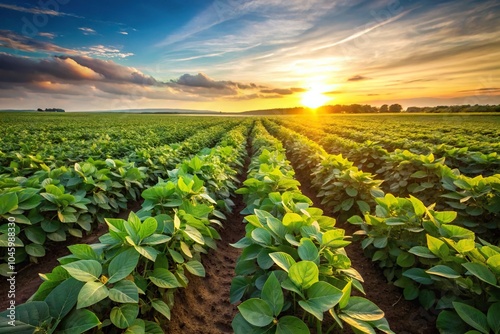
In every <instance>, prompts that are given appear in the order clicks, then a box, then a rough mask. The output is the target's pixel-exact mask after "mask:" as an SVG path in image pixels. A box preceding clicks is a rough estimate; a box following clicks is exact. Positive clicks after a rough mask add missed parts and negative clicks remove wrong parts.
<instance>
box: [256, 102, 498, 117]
mask: <svg viewBox="0 0 500 334" xmlns="http://www.w3.org/2000/svg"><path fill="white" fill-rule="evenodd" d="M309 112H310V111H309V109H308V108H305V107H294V108H276V109H264V110H253V111H249V112H247V113H249V114H253V115H269V114H275V115H276V114H277V115H288V114H305V113H309ZM316 112H317V113H318V114H364V113H417V112H421V113H465V112H500V104H499V105H478V104H476V105H453V106H436V107H408V108H406V110H405V109H404V108H403V107H402V106H401V105H400V104H398V103H395V104H391V105H388V104H384V105H382V106H380V108H378V107H375V106H372V105H369V104H336V105H327V106H322V107H319V108H317V109H316Z"/></svg>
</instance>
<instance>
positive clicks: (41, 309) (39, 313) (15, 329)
mask: <svg viewBox="0 0 500 334" xmlns="http://www.w3.org/2000/svg"><path fill="white" fill-rule="evenodd" d="M9 315H10V310H6V311H3V312H2V313H0V332H1V333H23V334H24V333H26V334H28V333H34V332H35V329H36V328H37V327H39V326H40V324H41V323H43V322H44V321H46V320H48V319H50V315H49V307H48V306H47V304H46V303H45V302H43V301H36V302H27V303H24V304H20V305H16V310H15V316H14V319H11V318H9ZM10 321H15V322H14V324H15V326H12V325H11V324H9V322H10Z"/></svg>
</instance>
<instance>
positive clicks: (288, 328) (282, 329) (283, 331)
mask: <svg viewBox="0 0 500 334" xmlns="http://www.w3.org/2000/svg"><path fill="white" fill-rule="evenodd" d="M309 333H310V331H309V328H308V327H307V325H306V324H305V323H304V322H303V321H302V320H300V319H299V318H297V317H294V316H291V315H287V316H284V317H282V318H280V319H279V320H278V325H277V326H276V334H309ZM235 334H236V333H235Z"/></svg>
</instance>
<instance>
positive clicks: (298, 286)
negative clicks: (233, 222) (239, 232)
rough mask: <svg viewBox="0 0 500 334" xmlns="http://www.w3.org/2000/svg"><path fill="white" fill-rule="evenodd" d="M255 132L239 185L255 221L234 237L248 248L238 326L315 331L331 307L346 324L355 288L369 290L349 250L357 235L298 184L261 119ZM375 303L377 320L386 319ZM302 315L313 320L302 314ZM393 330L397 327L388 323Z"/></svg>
mask: <svg viewBox="0 0 500 334" xmlns="http://www.w3.org/2000/svg"><path fill="white" fill-rule="evenodd" d="M252 135H253V138H254V139H253V143H254V146H255V147H254V152H256V154H255V155H254V157H253V158H252V160H253V162H252V163H251V169H250V172H249V178H248V179H247V181H245V182H244V183H243V185H244V187H243V188H240V189H239V190H238V192H239V193H241V194H243V195H244V199H245V202H246V203H247V208H246V209H245V210H243V211H242V213H244V214H247V216H246V217H245V221H246V222H247V224H246V234H245V236H244V237H243V238H242V239H241V240H239V241H238V242H237V243H235V244H233V246H234V247H237V248H241V249H242V254H241V256H240V257H239V258H238V261H237V264H236V269H235V271H236V277H234V279H233V281H232V284H231V291H230V301H231V302H232V303H236V302H239V301H242V303H241V304H240V305H239V306H238V309H239V311H240V313H239V314H238V315H237V316H236V317H235V318H234V320H233V324H232V325H233V330H234V331H235V333H249V332H259V331H263V332H264V331H266V332H272V333H309V332H310V330H309V327H313V326H315V327H316V329H317V331H318V333H320V332H321V330H322V324H323V320H324V315H325V314H330V315H331V316H332V317H333V318H334V319H336V320H337V322H338V325H339V326H340V327H342V326H343V323H342V321H341V320H340V319H341V318H340V317H341V316H342V317H344V318H345V319H347V320H345V322H346V323H349V321H350V320H351V319H352V318H353V317H352V316H351V315H349V310H350V309H351V308H350V307H351V305H352V302H350V300H352V298H355V297H351V287H352V286H354V287H355V288H357V289H360V290H361V291H362V286H361V282H362V278H361V276H360V275H359V273H358V272H357V271H356V270H355V269H354V268H352V267H351V261H350V260H349V258H348V257H347V255H346V252H345V250H344V247H345V246H346V245H348V244H349V243H350V242H349V241H348V240H346V237H345V235H344V230H342V229H338V228H336V227H335V222H336V221H335V219H333V218H330V217H327V216H324V215H323V211H322V210H320V209H318V208H314V207H311V206H310V205H311V204H312V203H311V201H310V199H309V198H307V197H305V196H303V195H302V194H301V192H300V191H299V190H298V188H297V182H296V181H295V180H294V179H293V175H294V174H293V170H292V169H291V167H290V165H289V162H288V161H287V160H286V159H285V155H284V150H283V148H282V147H281V145H280V144H279V142H277V141H276V139H275V138H273V137H270V136H269V134H268V133H267V132H266V131H265V129H264V128H263V127H262V125H260V124H259V123H257V124H256V126H255V127H254V131H253V134H252ZM276 176H278V177H276ZM291 181H293V182H291ZM283 184H286V185H287V186H280V185H283ZM363 300H364V299H363ZM354 301H356V299H354ZM375 308H376V311H374V312H375V313H376V314H377V315H376V316H375V315H373V317H374V319H375V318H376V319H375V320H377V321H379V320H380V321H382V322H383V321H385V319H384V320H382V319H383V312H382V311H381V310H380V309H378V307H376V306H375ZM346 311H347V313H345V312H346ZM280 312H291V313H288V314H292V315H287V316H282V315H281V314H280ZM367 312H368V313H370V314H371V310H370V309H369V310H368V311H367ZM353 313H354V312H353ZM375 313H374V314H375ZM301 314H302V320H305V322H303V321H302V320H301V319H299V318H297V317H296V316H300V315H301ZM355 321H358V320H355ZM352 323H353V322H352V321H351V323H349V324H350V325H351V326H353V325H352ZM366 326H368V327H367V328H370V330H369V331H365V332H370V333H371V331H373V328H381V330H383V329H382V328H383V327H381V326H380V325H379V324H378V323H375V322H372V323H369V322H366ZM355 328H356V327H355ZM385 331H386V332H387V333H392V332H391V331H390V329H389V326H388V325H387V326H386V328H385Z"/></svg>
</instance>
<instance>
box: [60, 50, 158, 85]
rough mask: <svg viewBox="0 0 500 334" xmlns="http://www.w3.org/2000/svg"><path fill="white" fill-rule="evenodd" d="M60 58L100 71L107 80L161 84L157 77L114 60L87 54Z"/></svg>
mask: <svg viewBox="0 0 500 334" xmlns="http://www.w3.org/2000/svg"><path fill="white" fill-rule="evenodd" d="M57 58H60V59H72V60H74V61H75V62H76V63H78V64H79V65H81V66H84V67H86V68H89V69H91V70H92V71H94V72H96V73H99V74H100V75H102V76H103V78H104V79H105V80H106V81H113V82H117V83H120V82H126V83H133V84H137V85H144V86H154V85H160V84H161V83H160V82H158V81H157V80H156V79H155V78H153V77H151V76H148V75H145V74H143V73H141V72H139V71H138V70H136V69H134V68H132V67H125V66H122V65H119V64H117V63H115V62H114V61H112V60H101V59H95V58H91V57H86V56H61V57H57Z"/></svg>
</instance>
